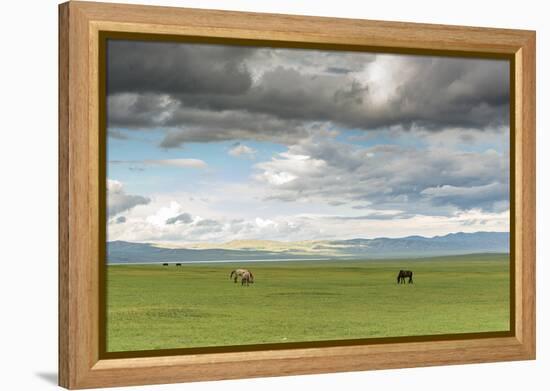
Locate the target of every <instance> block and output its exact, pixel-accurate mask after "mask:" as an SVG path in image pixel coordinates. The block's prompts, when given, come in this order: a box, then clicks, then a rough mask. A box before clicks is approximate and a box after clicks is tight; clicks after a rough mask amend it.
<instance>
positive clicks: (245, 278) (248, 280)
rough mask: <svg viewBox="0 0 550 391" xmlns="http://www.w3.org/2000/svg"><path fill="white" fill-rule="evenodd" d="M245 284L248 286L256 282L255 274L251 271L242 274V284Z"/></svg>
mask: <svg viewBox="0 0 550 391" xmlns="http://www.w3.org/2000/svg"><path fill="white" fill-rule="evenodd" d="M244 284H246V286H248V284H254V276H253V275H252V273H250V272H249V271H247V272H244V273H243V275H242V279H241V286H243V285H244Z"/></svg>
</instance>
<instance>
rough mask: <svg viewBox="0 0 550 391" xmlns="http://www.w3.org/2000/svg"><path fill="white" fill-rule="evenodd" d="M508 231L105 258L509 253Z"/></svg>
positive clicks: (126, 248) (248, 243)
mask: <svg viewBox="0 0 550 391" xmlns="http://www.w3.org/2000/svg"><path fill="white" fill-rule="evenodd" d="M509 249H510V234H509V233H508V232H474V233H464V232H458V233H451V234H447V235H443V236H434V237H431V238H429V237H424V236H407V237H403V238H375V239H360V238H358V239H348V240H311V241H299V242H282V241H271V240H236V241H231V242H227V243H201V244H196V245H188V246H177V245H174V244H158V243H134V242H125V241H111V242H108V243H107V262H108V263H109V264H120V263H164V262H168V263H170V262H216V261H253V260H255V261H256V260H308V259H310V260H313V259H375V258H378V259H380V258H404V257H412V258H419V257H425V256H441V255H460V254H473V253H508V252H509V251H510V250H509Z"/></svg>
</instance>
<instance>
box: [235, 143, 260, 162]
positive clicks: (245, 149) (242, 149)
mask: <svg viewBox="0 0 550 391" xmlns="http://www.w3.org/2000/svg"><path fill="white" fill-rule="evenodd" d="M257 152H258V151H256V150H255V149H254V148H251V147H249V146H247V145H244V144H237V145H235V146H234V147H233V148H231V149H230V150H229V154H230V155H231V156H235V157H246V158H249V159H254V157H255V156H256V153H257Z"/></svg>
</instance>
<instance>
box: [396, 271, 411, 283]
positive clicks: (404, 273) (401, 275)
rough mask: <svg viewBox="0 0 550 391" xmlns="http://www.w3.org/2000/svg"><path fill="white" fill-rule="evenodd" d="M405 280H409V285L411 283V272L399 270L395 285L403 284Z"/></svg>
mask: <svg viewBox="0 0 550 391" xmlns="http://www.w3.org/2000/svg"><path fill="white" fill-rule="evenodd" d="M405 278H408V279H409V284H412V283H413V272H412V271H410V270H399V274H398V275H397V283H398V284H404V283H405Z"/></svg>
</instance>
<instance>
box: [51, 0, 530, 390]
mask: <svg viewBox="0 0 550 391" xmlns="http://www.w3.org/2000/svg"><path fill="white" fill-rule="evenodd" d="M106 31H107V32H115V33H117V34H128V33H130V34H135V33H139V34H162V35H164V36H166V37H172V38H173V37H193V39H196V40H204V41H209V40H228V41H231V42H241V43H246V42H253V43H257V44H265V43H267V44H269V45H275V46H277V45H280V46H283V47H296V46H297V47H323V48H335V49H338V48H345V49H346V50H362V51H367V50H374V51H382V52H392V53H420V54H435V55H437V54H445V55H452V56H481V57H497V58H508V59H509V60H510V61H511V63H512V65H513V66H512V69H513V72H511V82H512V83H511V98H512V102H511V107H512V109H511V117H510V127H511V130H513V131H511V134H512V135H513V136H512V137H513V139H512V146H513V147H512V152H511V161H512V162H511V164H512V166H513V169H514V171H513V173H512V174H513V175H511V178H512V179H511V193H512V194H511V195H512V197H511V200H512V202H511V214H512V215H513V217H514V224H512V225H511V234H512V235H511V250H510V252H511V255H512V256H513V257H514V263H513V266H514V268H513V269H512V270H511V278H513V284H512V291H511V293H512V295H511V300H512V303H513V307H512V308H513V310H514V311H513V313H512V319H513V322H512V324H513V330H512V331H511V332H510V333H508V334H506V335H493V336H488V335H480V336H477V337H476V338H473V337H472V336H470V338H437V339H434V338H431V339H422V338H418V339H413V340H410V341H402V340H395V341H388V340H379V341H372V342H371V343H364V344H348V345H346V344H342V345H340V346H332V345H331V346H325V347H323V346H318V347H309V346H305V347H299V346H298V347H294V348H292V349H290V348H289V349H284V348H277V349H270V350H256V351H233V352H206V353H200V352H195V353H194V354H182V355H166V356H156V357H155V356H150V357H131V358H129V357H126V358H116V357H111V358H105V357H104V356H102V354H101V352H102V350H101V344H102V340H101V339H102V332H101V330H100V327H98V325H99V324H100V322H101V321H102V319H101V318H102V316H103V315H102V311H100V303H101V295H102V293H101V290H100V286H101V280H102V275H101V268H100V265H99V262H98V259H102V255H104V254H103V253H102V251H104V250H102V246H101V245H100V243H102V242H103V243H104V241H105V238H104V237H103V234H102V233H101V230H100V228H99V227H100V224H102V220H101V218H100V214H99V213H98V212H99V211H100V210H101V209H103V210H104V209H105V205H104V202H105V201H104V197H101V196H100V195H101V194H105V193H104V192H105V185H104V184H102V183H101V181H100V178H101V176H100V173H101V171H102V165H104V164H105V163H104V160H105V156H104V152H102V148H100V146H101V143H102V141H101V137H100V136H101V134H102V133H101V132H100V127H101V126H102V124H103V123H104V120H105V119H104V115H105V113H104V112H102V110H101V107H100V106H101V100H100V98H99V97H100V94H101V84H100V72H99V61H100V60H101V59H100V57H101V53H100V45H101V42H100V41H101V36H102V33H103V32H106ZM534 358H535V32H533V31H524V30H508V29H493V28H478V27H459V26H444V25H430V24H416V23H395V22H382V21H369V20H352V19H335V18H321V17H305V16H291V15H274V14H259V13H243V12H228V11H212V10H198V9H184V8H168V7H150V6H137V5H121V4H105V3H89V2H79V1H74V2H73V1H71V2H68V3H64V4H61V5H60V6H59V384H60V385H61V386H63V387H66V388H69V389H78V388H91V387H105V386H124V385H141V384H158V383H175V382H186V381H200V380H216V379H233V378H245V377H262V376H281V375H296V374H314V373H327V372H341V371H358V370H371V369H385V368H402V367H417V366H431V365H448V364H465V363H479V362H492V361H510V360H528V359H534Z"/></svg>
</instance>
